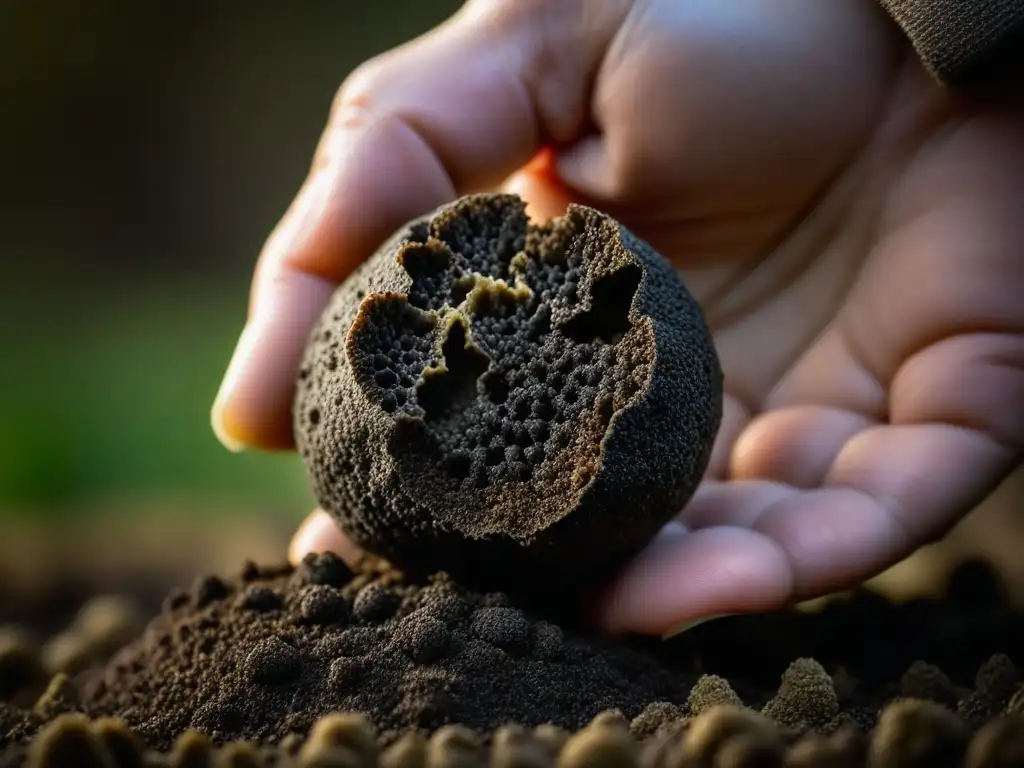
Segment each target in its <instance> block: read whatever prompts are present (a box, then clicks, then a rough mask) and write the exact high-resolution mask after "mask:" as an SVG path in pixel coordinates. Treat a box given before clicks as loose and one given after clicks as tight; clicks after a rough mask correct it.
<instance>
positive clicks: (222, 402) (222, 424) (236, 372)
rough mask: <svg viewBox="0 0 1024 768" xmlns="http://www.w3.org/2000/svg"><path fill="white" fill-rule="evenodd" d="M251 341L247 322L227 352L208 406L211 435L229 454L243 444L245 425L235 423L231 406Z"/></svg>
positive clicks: (252, 333)
mask: <svg viewBox="0 0 1024 768" xmlns="http://www.w3.org/2000/svg"><path fill="white" fill-rule="evenodd" d="M255 342H256V330H255V329H254V328H253V326H252V325H251V324H247V325H246V326H245V328H243V329H242V333H241V335H240V336H239V337H238V343H237V344H236V345H235V351H234V353H232V355H231V361H230V362H229V363H228V368H227V371H226V372H225V374H224V378H223V380H222V381H221V384H220V389H219V390H218V391H217V396H216V397H215V398H214V400H213V407H212V408H211V409H210V426H211V427H213V434H214V435H216V436H217V439H218V440H219V441H220V444H221V445H223V446H224V447H225V448H227V449H228V450H229V451H231V452H232V453H240V452H241V451H244V450H245V449H246V447H247V441H246V440H245V438H244V435H245V428H244V427H243V426H242V425H241V424H240V423H239V421H238V415H237V413H236V410H237V409H236V408H234V407H233V406H234V405H235V402H234V398H235V393H236V391H237V388H238V381H239V379H240V378H241V375H242V372H243V370H244V368H245V366H246V364H247V363H248V361H249V359H250V357H251V356H252V353H253V350H254V349H255Z"/></svg>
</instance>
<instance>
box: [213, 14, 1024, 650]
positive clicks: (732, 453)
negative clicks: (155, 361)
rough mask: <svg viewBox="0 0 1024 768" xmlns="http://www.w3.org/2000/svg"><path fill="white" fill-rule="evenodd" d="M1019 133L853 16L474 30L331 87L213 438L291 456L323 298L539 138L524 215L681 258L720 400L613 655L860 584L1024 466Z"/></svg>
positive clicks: (456, 26) (299, 548)
mask: <svg viewBox="0 0 1024 768" xmlns="http://www.w3.org/2000/svg"><path fill="white" fill-rule="evenodd" d="M581 30H582V32H581ZM467 62H473V66H470V67H467ZM588 127H590V128H594V129H596V130H593V131H591V132H590V133H587V130H586V129H587V128H588ZM1022 131H1024V114H1022V110H1021V105H1020V104H1016V105H1014V104H1010V103H1008V101H1007V100H1004V101H1003V102H1001V104H1000V105H999V106H993V105H991V104H988V105H986V104H984V103H980V102H975V103H967V101H966V100H964V99H961V98H960V97H954V96H953V95H950V94H949V93H947V92H944V91H943V90H942V89H940V88H939V87H938V86H937V85H935V84H934V83H933V82H931V81H930V80H929V79H928V77H927V76H926V75H925V73H924V72H923V71H922V70H921V68H920V66H919V65H918V64H917V62H916V61H914V59H913V55H912V52H911V51H910V50H909V47H908V45H907V44H906V42H905V40H903V39H902V38H901V37H900V35H899V34H898V32H897V31H896V30H895V28H894V26H893V25H892V24H891V23H890V22H888V20H887V19H886V18H885V17H884V14H882V12H881V11H880V10H879V9H878V7H877V6H876V5H875V4H874V3H871V2H866V1H865V0H830V2H828V3H821V2H818V0H782V1H781V2H777V3H770V4H750V3H723V2H718V1H717V0H716V1H715V2H711V0H707V1H706V2H705V1H703V0H692V1H689V2H686V3H680V2H678V1H677V0H606V2H590V0H587V2H582V0H575V2H574V1H573V0H566V1H565V2H559V3H552V2H548V1H547V0H524V2H517V3H506V2H497V0H474V1H473V2H470V3H468V4H467V5H466V6H465V9H464V12H463V13H461V14H460V15H459V16H458V17H457V18H456V19H455V20H453V21H452V22H451V23H450V24H447V25H445V26H443V27H441V28H439V29H437V30H435V31H434V32H433V33H431V34H430V35H427V36H425V37H423V38H421V39H419V40H417V41H414V42H412V43H410V44H409V45H407V46H403V47H402V48H400V49H397V50H395V51H392V52H391V53H389V54H387V55H385V56H383V57H381V58H379V59H377V60H374V61H371V62H369V63H368V64H367V65H366V66H364V67H362V68H360V70H358V71H357V72H356V73H355V74H354V75H353V76H352V77H350V78H349V80H347V81H346V84H345V85H344V86H343V87H342V90H341V92H340V94H339V98H338V100H337V102H336V108H335V111H334V114H333V116H332V120H331V123H330V124H329V126H328V129H327V131H326V132H325V133H324V136H323V139H322V141H321V144H320V148H319V151H318V156H317V159H316V161H315V163H314V167H313V169H312V171H311V174H310V178H309V179H308V180H307V183H306V185H305V186H304V187H303V191H302V192H301V193H300V195H299V196H298V197H297V198H296V201H295V203H293V206H292V208H291V209H290V211H289V213H288V214H287V215H286V216H285V219H284V220H283V221H282V223H281V225H279V227H278V229H277V230H276V231H275V234H274V235H273V236H272V237H271V238H270V240H269V242H268V244H267V247H266V248H265V249H264V252H263V254H262V255H261V257H260V265H259V268H258V270H257V275H256V278H255V280H254V285H253V302H252V309H251V316H250V321H249V323H248V325H247V327H246V332H245V333H243V335H242V339H241V340H240V343H239V347H238V349H237V350H236V353H235V356H234V358H233V360H232V364H231V367H230V368H229V371H228V373H227V374H226V376H225V384H224V385H223V386H222V389H221V393H220V394H219V395H218V400H217V403H216V404H215V406H214V414H213V421H214V425H215V429H217V430H218V433H219V434H221V435H222V439H224V441H225V443H226V444H229V445H260V446H263V447H288V446H289V445H290V444H291V420H290V416H289V414H290V404H291V387H292V381H293V378H294V371H295V367H296V366H297V359H298V355H299V353H300V352H301V347H302V345H303V344H304V342H305V339H306V337H307V335H308V331H309V328H310V327H311V325H312V324H313V322H314V320H315V318H316V316H317V315H318V314H319V312H320V310H321V308H322V307H323V306H324V304H325V303H326V301H327V297H328V296H329V295H330V294H331V292H332V291H333V288H334V285H335V284H336V283H337V282H338V281H340V280H342V279H344V277H345V276H346V275H347V274H348V273H349V271H350V270H351V269H352V268H353V267H354V266H355V265H356V264H357V263H358V262H359V261H360V260H361V259H363V258H365V256H366V254H367V253H369V252H370V251H372V249H373V247H375V245H376V244H377V243H379V242H380V240H381V239H382V238H384V237H386V236H387V235H388V234H389V233H390V232H391V231H393V230H394V228H395V227H396V226H397V225H398V224H399V223H401V222H402V221H405V220H407V219H408V218H411V217H412V216H415V215H419V214H420V213H422V212H423V211H424V210H429V209H430V208H433V207H435V206H436V205H438V204H440V203H442V202H444V201H446V200H450V199H451V198H452V197H454V196H455V195H456V194H459V193H462V192H467V191H471V190H473V189H480V188H486V187H490V186H493V184H494V183H495V182H496V180H498V179H500V178H501V177H502V176H504V175H505V174H508V173H509V172H511V171H513V170H514V169H516V168H517V167H520V166H521V165H522V164H523V163H524V162H526V161H527V159H528V158H529V157H530V156H531V155H532V154H533V153H535V152H536V150H537V145H538V143H539V142H540V140H541V138H545V139H547V140H549V141H550V142H553V143H555V144H558V145H560V146H561V151H560V152H559V153H558V157H557V168H558V172H559V176H560V182H559V183H558V184H555V183H551V182H552V180H551V179H550V177H547V176H544V175H543V174H536V173H532V172H530V173H523V174H519V176H518V177H517V180H516V181H515V182H514V184H513V186H515V185H519V187H520V189H519V191H521V192H524V191H525V192H526V193H527V194H526V196H527V198H528V199H529V200H530V201H531V203H532V205H533V207H534V209H535V210H536V211H537V212H541V213H544V212H546V211H545V210H544V209H545V208H548V207H549V206H548V205H547V203H549V202H550V203H551V204H552V206H551V207H553V208H555V209H557V208H559V207H561V205H562V204H564V202H565V194H564V193H565V189H566V188H568V190H569V196H570V197H572V198H576V199H579V200H580V201H581V202H586V203H591V204H593V205H595V206H597V207H599V208H603V209H604V210H606V211H608V212H609V213H611V214H612V215H614V216H615V217H616V218H618V219H619V220H621V221H622V222H624V223H625V224H626V225H627V226H629V227H630V228H631V229H633V230H634V231H635V232H636V233H637V234H638V235H640V236H641V237H644V238H645V239H647V240H648V241H650V242H651V243H652V244H653V245H654V246H655V247H656V248H657V249H658V250H659V251H661V252H662V253H664V254H666V255H668V256H670V257H672V258H673V259H674V260H675V261H676V263H677V264H678V266H679V268H680V270H681V271H682V273H683V275H684V277H685V279H686V281H687V283H688V285H689V286H690V288H691V290H692V291H693V293H694V294H695V295H696V296H697V298H698V299H699V300H700V301H701V303H702V304H703V306H704V307H705V309H706V312H707V315H708V320H709V323H710V325H711V327H712V330H713V332H714V335H715V339H716V344H717V347H718V350H719V354H720V357H721V359H722V364H723V369H724V371H725V374H726V381H725V387H726V403H725V416H724V422H723V425H722V429H721V431H720V435H719V439H718V442H717V445H716V448H715V451H714V454H713V456H712V463H711V466H710V468H709V471H708V475H707V478H706V480H705V482H704V483H703V484H702V486H701V488H700V489H699V490H698V493H697V494H696V496H695V497H694V499H693V500H692V502H691V503H690V504H689V505H688V506H687V508H686V509H685V510H683V511H682V513H681V515H680V524H679V525H675V526H669V527H668V528H667V529H666V532H665V535H663V536H662V537H660V538H659V539H658V540H656V541H655V542H654V543H653V544H652V546H651V547H650V549H649V550H648V551H647V552H645V553H643V554H642V555H641V556H640V557H639V558H638V560H637V561H636V562H635V563H633V564H632V565H631V566H630V567H629V568H627V569H626V571H625V572H624V573H623V574H622V575H621V577H620V578H619V579H618V580H617V581H616V583H614V584H613V585H612V586H611V587H610V588H609V590H608V592H607V594H606V595H605V597H606V599H605V601H604V603H603V608H604V610H603V617H604V621H605V624H606V625H607V626H608V628H610V629H630V630H634V631H643V632H662V631H665V630H667V629H669V628H670V627H672V626H674V625H677V624H679V623H680V622H686V621H687V620H692V619H699V618H701V617H706V616H708V615H715V614H719V613H723V612H736V611H750V610H765V609H772V608H776V607H779V606H781V605H784V604H786V603H788V602H791V601H793V600H798V599H802V598H808V597H811V596H815V595H820V594H824V593H826V592H829V591H831V590H833V589H836V588H842V587H846V586H850V585H853V584H855V583H856V582H857V581H859V580H861V579H863V578H865V577H869V576H871V575H873V574H874V573H876V572H878V571H879V570H881V569H883V568H884V567H885V566H887V565H889V564H890V563H893V562H894V561H896V560H897V559H899V558H900V557H902V556H903V555H905V554H908V553H909V552H910V551H911V550H912V549H913V548H914V547H916V546H918V545H920V544H922V543H924V542H926V541H928V540H929V539H931V538H933V537H935V536H937V535H939V534H941V533H942V532H943V531H944V530H945V529H946V528H947V527H948V526H949V525H951V524H952V523H953V522H955V520H956V518H957V517H958V516H959V515H961V514H963V512H964V510H967V509H969V508H970V507H971V506H972V505H973V504H975V503H976V502H977V501H979V500H980V499H981V498H982V497H983V496H984V495H985V494H986V493H987V492H988V491H989V490H990V489H991V488H992V487H993V486H994V485H995V484H996V483H998V482H999V481H1000V480H1001V478H1002V477H1004V476H1005V475H1006V473H1007V472H1008V471H1009V470H1010V469H1011V468H1012V466H1013V465H1014V463H1016V462H1017V461H1019V460H1020V457H1021V456H1022V453H1024V308H1022V304H1021V302H1020V301H1019V300H1018V299H1016V298H1015V293H1016V290H1017V288H1018V286H1019V285H1020V284H1021V283H1022V278H1024V259H1022V258H1021V255H1022V254H1021V252H1020V248H1021V243H1024V146H1022V141H1021V136H1022ZM581 134H583V136H582V138H581ZM563 185H564V186H563ZM552 212H557V211H552ZM282 318H284V319H286V320H287V321H285V320H283V319H282ZM324 548H331V549H335V550H337V551H340V552H343V553H347V554H348V555H349V556H353V557H354V556H356V553H355V552H354V551H353V548H352V545H351V543H350V542H348V541H347V540H346V539H345V537H344V536H343V535H342V534H341V533H340V531H339V530H338V529H337V527H336V526H334V525H333V523H332V522H331V521H330V519H329V518H327V516H326V515H325V514H323V513H319V514H314V515H312V516H311V517H310V518H309V519H308V520H307V523H306V524H304V525H303V527H302V529H301V530H300V532H299V534H297V536H296V538H295V540H294V541H293V548H292V558H293V559H297V558H298V557H300V556H301V555H302V554H303V553H305V552H308V551H310V550H320V549H324Z"/></svg>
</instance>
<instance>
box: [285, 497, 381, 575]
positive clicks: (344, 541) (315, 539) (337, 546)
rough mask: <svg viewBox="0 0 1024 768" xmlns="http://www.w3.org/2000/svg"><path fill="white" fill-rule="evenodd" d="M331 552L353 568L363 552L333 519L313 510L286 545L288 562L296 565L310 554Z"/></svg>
mask: <svg viewBox="0 0 1024 768" xmlns="http://www.w3.org/2000/svg"><path fill="white" fill-rule="evenodd" d="M322 552H333V553H334V554H336V555H338V556H339V557H341V559H343V560H344V561H345V562H346V563H348V564H349V565H351V566H354V565H356V564H357V563H358V561H359V560H360V559H361V558H362V556H363V552H362V550H361V549H359V547H357V546H356V545H355V544H353V543H352V540H351V539H349V538H348V536H346V535H345V534H344V533H343V532H342V530H341V528H339V527H338V524H337V523H336V522H335V521H334V519H333V518H332V517H331V516H330V515H329V514H328V513H327V512H325V511H324V510H322V509H315V510H313V512H311V513H310V514H309V515H308V516H307V517H306V519H305V520H303V521H302V523H301V524H300V525H299V528H298V530H297V531H296V532H295V535H294V536H293V537H292V540H291V543H290V544H289V545H288V562H290V563H291V564H292V565H298V564H299V563H301V562H302V559H303V558H304V557H305V556H306V555H308V554H311V553H322Z"/></svg>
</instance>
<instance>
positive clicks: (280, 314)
mask: <svg viewBox="0 0 1024 768" xmlns="http://www.w3.org/2000/svg"><path fill="white" fill-rule="evenodd" d="M620 4H621V5H623V6H626V5H628V3H626V2H622V3H620ZM595 5H605V4H589V3H585V2H584V0H568V1H567V2H560V3H548V2H538V1H530V2H523V3H515V4H507V3H503V2H497V0H476V1H475V2H473V1H471V2H470V3H468V4H467V5H466V6H464V8H463V9H462V10H461V11H460V12H459V13H458V14H456V16H454V17H452V19H450V20H449V21H448V22H446V23H445V24H443V25H442V26H440V27H438V28H437V29H435V30H434V31H432V32H430V33H429V34H427V35H425V36H423V37H421V38H419V39H417V40H414V41H412V42H411V43H408V44H406V45H404V46H402V47H400V48H397V49H395V50H393V51H391V52H389V53H386V54H384V55H382V56H380V57H378V58H376V59H373V60H371V61H369V62H367V63H366V64H364V65H362V66H361V67H359V68H358V69H357V70H356V71H355V72H354V73H353V74H352V75H351V76H350V77H349V78H348V79H347V80H346V81H345V83H344V84H343V85H342V87H341V89H340V91H339V93H338V96H337V98H336V100H335V104H334V108H333V110H332V114H331V117H330V120H329V123H328V126H327V129H326V131H325V132H324V135H323V137H322V139H321V141H320V145H319V147H318V149H317V153H316V158H315V160H314V163H313V168H312V170H311V172H310V175H309V177H308V179H307V180H306V182H305V184H304V185H303V187H302V190H301V191H300V193H299V195H298V197H297V198H296V200H295V202H294V203H293V204H292V206H291V208H290V210H289V211H288V213H287V214H286V215H285V217H284V219H283V220H282V222H281V223H280V224H279V225H278V227H277V229H276V230H275V231H274V233H273V234H272V235H271V237H270V239H269V240H268V242H267V244H266V246H265V248H264V250H263V252H262V254H261V255H260V258H259V261H258V264H257V268H256V275H255V278H254V280H253V286H252V294H251V300H250V311H249V318H248V322H247V324H246V326H245V329H244V330H243V332H242V335H241V338H240V340H239V343H238V347H237V348H236V350H235V354H234V356H233V358H232V360H231V363H230V365H229V366H228V370H227V373H226V375H225V377H224V380H223V383H222V385H221V389H220V391H219V393H218V395H217V398H216V400H215V403H214V406H213V411H212V415H211V419H212V423H213V429H214V431H215V433H216V434H217V435H218V437H219V438H220V440H221V442H223V443H224V444H225V445H226V446H228V447H230V448H233V449H241V448H244V447H247V446H248V447H257V448H267V449H287V448H290V447H292V444H293V443H292V425H291V416H290V412H291V400H292V395H293V380H294V377H295V374H296V372H297V369H298V365H299V360H300V358H301V355H302V350H303V348H304V346H305V343H306V340H307V337H308V335H309V333H310V330H311V329H312V326H313V325H314V323H315V322H316V320H317V318H318V317H319V315H320V312H321V311H322V309H323V307H324V306H325V305H326V302H327V300H328V298H329V297H330V294H331V292H332V291H333V288H334V287H335V285H337V284H338V283H339V282H340V281H341V280H343V279H344V278H345V277H346V276H347V275H348V274H349V273H350V272H351V271H352V269H354V268H355V267H356V266H357V265H358V264H359V263H360V262H361V261H362V260H363V259H365V258H366V257H367V256H368V255H369V254H370V253H371V252H372V250H373V249H374V248H375V247H377V245H378V244H379V243H380V242H382V241H383V240H384V239H385V238H386V237H387V236H388V235H390V234H391V233H392V232H393V231H395V230H396V229H397V228H398V227H399V226H401V224H403V223H404V222H405V221H407V220H409V219H411V218H414V217H416V216H419V215H422V214H423V213H425V212H427V211H429V210H431V209H433V208H435V207H437V206H439V205H441V204H443V203H445V202H447V201H449V200H451V199H452V198H454V197H455V196H457V195H460V194H464V193H467V192H471V191H474V190H480V189H486V188H492V187H493V186H495V185H497V184H498V183H500V182H501V180H502V179H504V178H506V177H507V176H508V175H509V174H511V173H512V172H513V171H514V170H516V169H517V168H518V167H520V166H522V165H523V164H524V163H526V162H527V161H528V160H529V159H530V157H531V156H532V155H533V154H534V153H535V152H536V151H537V149H538V147H539V146H540V145H541V144H542V143H545V142H555V143H568V142H570V141H572V140H573V139H574V138H575V134H576V132H577V131H578V130H579V129H580V126H582V125H583V124H584V122H585V120H584V118H585V110H586V104H585V100H586V99H585V97H586V93H587V83H588V81H589V79H590V72H591V71H592V70H593V69H595V68H596V66H597V62H598V60H599V55H600V52H601V51H602V50H603V48H604V47H605V46H606V44H607V42H608V41H609V40H610V39H611V36H612V35H613V34H614V28H615V25H616V24H617V23H618V21H619V18H620V17H616V16H614V15H610V14H609V13H608V11H607V7H606V8H604V9H602V10H601V11H600V12H598V11H597V10H596V9H595V8H594V6H595ZM609 5H615V3H612V4H609ZM595 14H597V16H596V17H595V18H593V19H589V18H584V17H589V16H595ZM581 19H582V20H584V21H586V22H587V23H586V25H585V26H584V27H583V29H586V30H587V32H586V33H585V35H581V34H580V32H579V31H578V30H579V29H580V28H581V27H579V26H578V25H579V23H580V21H581Z"/></svg>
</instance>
